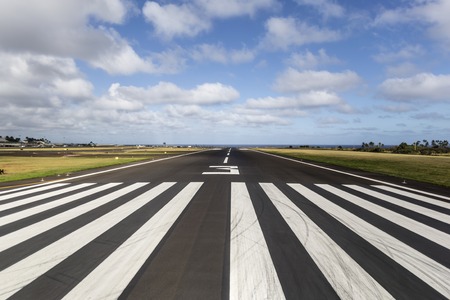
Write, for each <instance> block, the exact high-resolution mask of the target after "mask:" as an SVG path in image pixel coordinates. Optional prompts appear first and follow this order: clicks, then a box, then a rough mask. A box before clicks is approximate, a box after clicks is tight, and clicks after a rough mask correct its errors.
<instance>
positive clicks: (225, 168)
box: [202, 166, 239, 175]
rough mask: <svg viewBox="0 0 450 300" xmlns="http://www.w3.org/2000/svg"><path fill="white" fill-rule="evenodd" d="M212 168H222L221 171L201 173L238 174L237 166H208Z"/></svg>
mask: <svg viewBox="0 0 450 300" xmlns="http://www.w3.org/2000/svg"><path fill="white" fill-rule="evenodd" d="M209 167H210V168H212V169H217V170H223V171H225V172H223V171H221V172H203V173H202V175H239V169H238V167H237V166H209Z"/></svg>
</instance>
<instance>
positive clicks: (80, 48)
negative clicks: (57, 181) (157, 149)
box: [0, 0, 450, 144]
mask: <svg viewBox="0 0 450 300" xmlns="http://www.w3.org/2000/svg"><path fill="white" fill-rule="evenodd" d="M449 15H450V1H448V0H409V1H406V0H405V1H403V0H399V1H387V0H386V1H355V0H289V1H277V0H246V1H243V0H242V1H241V0H227V1H223V0H191V1H142V0H139V1H138V0H135V1H125V0H123V1H120V0H64V1H61V0H1V1H0V65H1V66H2V67H1V68H0V105H1V110H0V135H3V136H5V135H14V136H16V137H18V136H21V137H22V138H24V137H25V136H31V137H37V138H39V137H45V138H47V139H49V140H51V141H53V142H64V141H65V142H69V141H70V142H89V141H94V142H96V143H117V144H162V143H163V142H166V143H167V144H360V143H361V142H363V141H364V142H370V141H373V142H375V143H378V142H381V143H384V144H398V143H401V142H404V141H405V142H408V143H411V142H413V141H416V140H422V139H428V140H430V141H431V140H433V139H441V140H442V139H450V136H449V132H450V30H448V28H450V18H448V16H449Z"/></svg>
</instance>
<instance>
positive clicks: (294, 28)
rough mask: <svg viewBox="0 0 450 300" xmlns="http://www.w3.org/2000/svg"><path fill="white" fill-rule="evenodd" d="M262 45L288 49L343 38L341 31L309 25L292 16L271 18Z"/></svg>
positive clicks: (275, 48) (267, 47) (273, 48)
mask: <svg viewBox="0 0 450 300" xmlns="http://www.w3.org/2000/svg"><path fill="white" fill-rule="evenodd" d="M265 27H266V31H267V32H266V35H265V37H264V38H263V40H262V46H263V47H265V48H266V49H272V50H277V49H283V50H287V49H288V48H289V47H291V46H302V45H306V44H312V43H324V42H333V41H337V40H339V39H341V38H342V35H341V33H340V32H338V31H335V30H331V29H326V28H319V27H317V26H314V25H309V24H307V23H305V22H302V21H299V20H297V19H294V18H292V17H289V18H276V17H273V18H270V19H269V20H268V21H267V22H266V24H265Z"/></svg>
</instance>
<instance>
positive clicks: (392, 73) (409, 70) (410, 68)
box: [386, 62, 419, 77]
mask: <svg viewBox="0 0 450 300" xmlns="http://www.w3.org/2000/svg"><path fill="white" fill-rule="evenodd" d="M386 73H387V75H388V76H389V77H407V76H412V75H414V74H417V73H419V68H418V67H417V66H416V65H415V64H413V63H410V62H405V63H401V64H399V65H393V66H388V67H386Z"/></svg>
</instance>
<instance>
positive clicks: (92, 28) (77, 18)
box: [0, 0, 162, 74]
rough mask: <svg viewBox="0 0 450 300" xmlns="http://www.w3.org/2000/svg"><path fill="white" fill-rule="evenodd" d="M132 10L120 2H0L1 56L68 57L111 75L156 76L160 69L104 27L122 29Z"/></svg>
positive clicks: (93, 0) (102, 0) (115, 32)
mask: <svg viewBox="0 0 450 300" xmlns="http://www.w3.org/2000/svg"><path fill="white" fill-rule="evenodd" d="M131 9H132V4H130V3H129V2H128V1H120V0H111V1H109V0H92V1H78V0H66V1H58V0H47V1H38V0H29V1H23V0H5V1H3V2H2V7H1V10H0V50H1V49H3V50H4V51H14V52H21V53H36V54H43V55H48V56H57V57H71V58H75V59H80V60H84V61H86V62H88V63H89V64H90V65H92V66H93V67H96V68H100V69H103V70H105V71H106V72H108V73H110V74H132V73H135V72H148V73H156V72H159V71H160V70H161V69H162V68H160V67H158V66H155V65H154V63H153V62H152V61H151V59H150V58H142V57H140V56H139V55H138V54H137V53H136V52H135V51H134V49H133V48H132V47H131V46H130V44H129V43H128V41H126V40H125V39H124V38H122V37H121V36H120V34H118V33H117V31H115V30H113V29H112V28H108V27H105V26H106V25H107V24H113V25H120V24H122V23H123V22H124V21H125V19H126V16H127V15H128V13H129V12H130V10H131ZM93 20H95V21H97V22H98V23H99V25H93V24H92V23H93Z"/></svg>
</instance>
